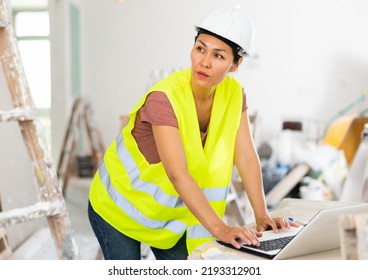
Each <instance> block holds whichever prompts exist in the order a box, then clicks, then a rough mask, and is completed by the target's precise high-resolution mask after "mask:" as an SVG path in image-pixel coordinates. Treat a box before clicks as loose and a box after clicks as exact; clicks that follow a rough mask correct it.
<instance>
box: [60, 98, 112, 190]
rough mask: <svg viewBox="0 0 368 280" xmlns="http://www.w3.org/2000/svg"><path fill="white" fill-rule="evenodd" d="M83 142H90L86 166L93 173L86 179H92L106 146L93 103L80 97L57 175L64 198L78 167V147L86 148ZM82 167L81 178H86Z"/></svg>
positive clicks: (66, 135) (70, 119)
mask: <svg viewBox="0 0 368 280" xmlns="http://www.w3.org/2000/svg"><path fill="white" fill-rule="evenodd" d="M82 132H85V133H84V135H82ZM82 136H86V137H82ZM85 138H87V139H85ZM83 140H87V142H89V148H90V151H89V152H88V156H87V157H86V158H87V161H88V162H87V161H85V162H84V165H86V164H88V168H89V169H91V171H89V172H88V174H87V175H86V177H92V176H93V174H94V172H95V171H96V169H97V167H98V164H99V163H100V162H101V160H102V158H103V154H104V152H105V145H104V142H103V137H102V134H101V132H100V130H99V128H98V126H97V124H96V121H95V118H94V114H93V110H92V106H91V103H90V102H88V101H87V99H86V98H83V97H78V98H76V99H75V100H74V103H73V107H72V110H71V113H70V117H69V122H68V125H67V128H66V131H65V134H64V141H63V145H62V149H61V153H60V157H59V162H58V167H57V175H58V178H59V179H60V183H61V185H62V191H63V194H64V196H65V195H66V191H67V188H68V185H69V181H70V178H71V176H72V175H73V167H75V165H76V164H75V163H76V159H77V153H78V151H77V149H78V145H79V144H82V146H83V145H84V146H86V145H85V143H84V142H85V141H83ZM80 161H81V158H80ZM81 165H82V164H81V163H80V164H79V176H81V177H84V175H83V174H82V172H83V171H82V167H81ZM74 172H75V170H74Z"/></svg>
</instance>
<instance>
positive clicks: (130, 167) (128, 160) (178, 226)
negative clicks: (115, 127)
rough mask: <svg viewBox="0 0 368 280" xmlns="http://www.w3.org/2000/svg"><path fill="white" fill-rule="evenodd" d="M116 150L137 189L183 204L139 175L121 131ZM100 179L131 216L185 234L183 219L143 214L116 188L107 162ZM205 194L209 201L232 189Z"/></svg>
mask: <svg viewBox="0 0 368 280" xmlns="http://www.w3.org/2000/svg"><path fill="white" fill-rule="evenodd" d="M116 151H117V154H118V156H119V159H120V161H121V163H122V164H123V165H124V167H125V168H126V170H127V172H128V174H129V177H130V179H131V182H132V187H133V188H134V189H136V190H139V191H142V192H145V193H148V194H150V195H151V196H152V197H154V198H155V200H156V201H157V203H159V204H161V205H164V206H167V207H172V208H175V207H183V206H184V203H183V201H182V200H181V199H180V198H179V199H178V198H177V197H175V196H170V195H167V194H166V193H164V192H163V191H162V190H161V188H160V187H159V186H157V185H155V184H153V183H150V182H145V181H143V180H141V179H140V178H139V170H138V168H137V166H136V163H135V161H134V159H133V157H132V156H131V154H130V153H129V151H128V150H127V149H126V148H125V145H124V140H123V137H122V135H121V134H120V135H119V136H118V137H117V138H116ZM98 172H99V176H100V179H101V181H102V183H103V185H104V186H105V188H106V190H107V192H108V193H109V195H110V197H111V199H112V200H113V201H115V203H116V205H117V206H118V207H119V208H120V209H122V210H123V211H124V212H125V213H127V214H128V215H129V217H131V218H132V219H134V220H135V221H137V222H138V223H140V224H142V225H144V226H146V227H149V228H166V229H167V230H170V231H172V232H175V233H178V234H181V233H183V232H184V231H185V229H186V224H185V223H183V222H180V221H175V220H174V221H158V220H153V219H150V218H148V217H146V216H145V215H144V214H142V213H141V212H140V211H139V210H138V209H137V208H136V207H135V206H134V205H133V204H131V203H130V202H129V201H128V200H127V199H126V198H125V197H124V196H123V195H122V194H121V193H119V192H118V191H117V190H116V188H115V187H114V186H113V185H112V183H111V181H110V177H109V174H108V172H107V170H106V166H105V163H104V162H102V164H101V166H100V168H99V170H98ZM202 191H203V194H204V195H205V197H206V198H207V200H208V201H210V202H213V201H222V200H224V199H225V198H226V195H227V192H228V186H227V187H222V188H209V189H202ZM205 231H206V232H207V233H205V234H204V235H202V233H203V230H202V231H199V230H198V229H197V230H195V231H193V232H192V233H191V236H192V237H196V238H199V237H208V234H209V233H208V231H207V230H205Z"/></svg>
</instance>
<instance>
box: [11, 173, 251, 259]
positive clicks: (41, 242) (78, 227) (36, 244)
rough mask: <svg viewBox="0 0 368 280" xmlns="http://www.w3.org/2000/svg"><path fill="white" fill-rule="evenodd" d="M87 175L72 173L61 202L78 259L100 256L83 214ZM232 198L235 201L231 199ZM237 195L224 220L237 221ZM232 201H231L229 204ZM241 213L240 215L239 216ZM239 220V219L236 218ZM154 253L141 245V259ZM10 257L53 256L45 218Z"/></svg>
mask: <svg viewBox="0 0 368 280" xmlns="http://www.w3.org/2000/svg"><path fill="white" fill-rule="evenodd" d="M90 182H91V178H77V177H73V178H71V180H70V183H69V185H68V187H67V189H66V193H65V202H66V206H67V209H68V213H69V217H70V220H71V225H72V229H73V232H74V236H75V239H76V243H77V246H78V249H79V257H80V259H82V260H95V259H102V258H103V256H102V254H101V250H100V246H99V244H98V242H97V239H96V237H95V235H94V233H93V231H92V228H91V226H90V223H89V220H88V216H87V205H88V193H89V187H90ZM235 202H236V203H235ZM238 203H239V201H238V199H235V200H234V201H229V204H228V205H229V206H236V207H229V208H228V210H227V212H228V214H230V215H229V216H227V222H228V223H229V224H232V223H233V224H238V223H239V215H237V214H236V213H235V212H233V211H234V209H235V210H237V212H239V209H238V205H236V204H238ZM233 204H234V205H233ZM242 218H244V217H241V219H242ZM240 222H241V221H240ZM154 258H155V257H154V255H153V253H152V251H151V250H150V248H149V247H148V246H145V245H143V246H142V259H148V260H151V259H154ZM10 259H13V260H32V259H35V260H53V259H55V260H57V259H58V256H57V254H56V250H55V247H54V244H53V240H52V237H51V234H50V230H49V228H48V226H47V223H46V222H45V227H43V228H40V229H39V230H37V231H36V232H35V233H34V234H32V235H31V237H30V238H28V239H27V240H26V241H25V242H24V243H23V244H22V245H21V246H20V247H18V248H17V249H16V250H15V251H13V253H12V256H11V258H10Z"/></svg>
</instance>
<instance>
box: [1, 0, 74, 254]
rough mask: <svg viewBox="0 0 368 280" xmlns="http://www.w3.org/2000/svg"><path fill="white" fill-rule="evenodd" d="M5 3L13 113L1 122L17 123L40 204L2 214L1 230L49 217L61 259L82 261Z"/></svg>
mask: <svg viewBox="0 0 368 280" xmlns="http://www.w3.org/2000/svg"><path fill="white" fill-rule="evenodd" d="M8 13H9V12H8V9H7V7H6V4H5V0H0V62H1V64H2V68H3V71H4V76H5V78H6V82H7V85H8V89H9V93H10V96H11V100H12V103H13V107H14V109H13V110H10V111H6V112H4V111H0V123H1V122H9V121H16V122H18V125H19V127H20V131H21V134H22V138H23V141H24V143H25V146H26V150H27V152H28V155H29V157H30V160H31V163H32V168H33V174H34V177H35V181H36V184H37V190H38V193H39V198H40V201H39V202H37V203H36V204H34V205H31V206H27V207H24V208H21V209H12V210H7V211H6V212H1V213H0V229H4V228H5V227H7V226H11V225H14V224H18V223H23V222H27V221H31V220H34V219H38V218H47V221H48V225H49V228H50V232H51V235H52V238H53V241H54V244H55V247H56V251H57V255H58V257H59V259H79V252H78V247H77V245H76V242H75V238H74V234H73V231H72V230H71V223H70V219H69V214H68V212H67V208H66V204H65V200H64V197H63V195H62V191H61V188H60V186H59V183H58V178H57V175H56V171H55V169H54V165H53V163H52V160H51V157H50V155H49V154H48V150H47V148H46V144H45V143H44V140H43V138H42V137H41V131H40V125H39V123H38V120H37V118H36V114H35V106H34V103H33V99H32V96H31V94H30V90H29V86H28V83H27V80H26V76H25V73H24V70H23V66H22V62H21V59H20V55H19V49H18V43H17V41H16V37H15V35H14V30H13V27H12V25H11V23H10V20H9V14H8Z"/></svg>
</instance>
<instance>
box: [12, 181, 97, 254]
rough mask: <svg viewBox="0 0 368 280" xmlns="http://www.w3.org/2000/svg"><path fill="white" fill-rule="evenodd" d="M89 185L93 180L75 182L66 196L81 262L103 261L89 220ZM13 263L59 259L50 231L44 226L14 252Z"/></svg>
mask: <svg viewBox="0 0 368 280" xmlns="http://www.w3.org/2000/svg"><path fill="white" fill-rule="evenodd" d="M90 182H91V179H90V178H72V179H71V180H70V184H69V186H68V188H67V190H66V195H65V202H66V206H67V209H68V213H69V217H70V220H71V225H72V229H73V232H74V236H75V239H76V243H77V246H78V249H79V255H80V258H81V259H82V260H94V259H97V258H99V257H100V254H99V252H100V250H99V249H100V246H99V244H98V242H97V239H96V237H95V235H94V233H93V231H92V228H91V226H90V224H89V221H88V216H87V204H88V192H89V184H90ZM11 259H13V260H32V259H36V260H47V259H48V260H50V259H51V260H52V259H55V260H56V259H58V256H57V254H56V251H55V247H54V244H53V240H52V237H51V234H50V230H49V228H48V227H47V226H45V227H43V228H40V229H39V230H37V231H36V232H35V233H34V234H32V235H31V237H30V238H28V239H27V240H26V241H25V242H24V243H23V244H22V245H21V246H20V247H18V248H17V249H16V250H15V251H14V252H13V254H12V257H11Z"/></svg>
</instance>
